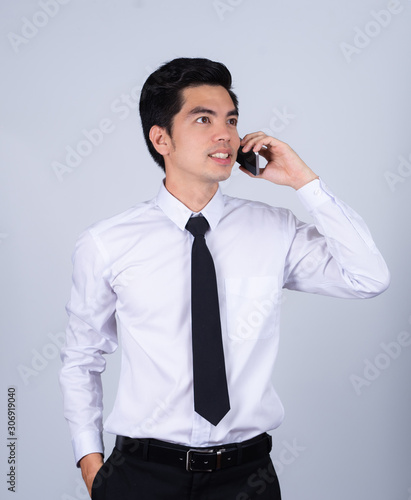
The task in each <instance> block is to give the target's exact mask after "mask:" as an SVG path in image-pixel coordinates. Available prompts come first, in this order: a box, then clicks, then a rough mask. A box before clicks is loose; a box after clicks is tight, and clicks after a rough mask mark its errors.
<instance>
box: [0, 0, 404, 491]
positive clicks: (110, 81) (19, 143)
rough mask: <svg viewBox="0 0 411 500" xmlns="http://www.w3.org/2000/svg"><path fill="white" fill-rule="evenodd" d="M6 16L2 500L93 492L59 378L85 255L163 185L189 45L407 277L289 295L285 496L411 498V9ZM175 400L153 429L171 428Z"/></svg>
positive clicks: (248, 0) (237, 8) (139, 6)
mask: <svg viewBox="0 0 411 500" xmlns="http://www.w3.org/2000/svg"><path fill="white" fill-rule="evenodd" d="M0 23H1V24H0V53H1V68H2V71H1V73H2V77H1V80H0V91H1V94H0V100H1V113H0V120H1V135H0V145H1V153H0V154H1V170H0V190H1V195H0V207H1V212H0V266H1V315H0V324H1V335H2V337H1V339H2V349H1V372H2V375H1V390H0V436H1V440H0V441H1V450H0V463H1V467H0V470H1V474H2V475H1V484H0V496H1V498H7V499H9V498H10V499H16V500H17V499H21V500H23V499H24V500H26V499H29V498H31V499H40V498H41V500H83V499H86V498H87V493H86V490H85V487H84V485H83V483H82V480H81V475H80V471H79V470H78V469H77V468H76V467H75V463H74V457H73V453H72V448H71V442H70V435H69V431H68V426H67V424H66V422H65V420H64V418H63V408H62V397H61V392H60V388H59V384H58V373H59V370H60V366H61V363H60V357H59V351H60V347H61V345H62V343H63V341H64V330H65V326H66V321H67V320H66V313H65V304H66V303H67V301H68V299H69V294H70V287H71V271H72V265H71V255H72V252H73V250H74V245H75V241H76V239H77V236H78V235H79V233H80V232H81V231H82V230H83V229H85V228H86V227H87V226H89V225H90V224H92V223H94V222H96V221H98V220H101V219H103V218H106V217H110V216H112V215H114V214H116V213H119V212H121V211H123V210H125V209H127V208H129V207H131V206H133V205H135V204H136V203H138V202H140V201H143V200H147V199H150V198H152V197H153V196H154V195H155V194H156V192H157V191H158V188H159V184H160V182H161V180H162V178H163V174H162V171H161V170H160V168H159V167H157V166H156V165H155V164H154V162H153V160H152V159H151V157H150V156H149V154H148V152H147V149H146V146H145V143H144V139H143V135H142V131H141V126H140V121H139V116H138V99H139V93H140V90H141V86H142V84H143V83H144V81H145V79H146V77H147V76H148V74H150V72H152V71H153V70H154V69H155V68H157V67H158V66H159V65H160V64H162V63H163V62H165V61H168V60H171V59H173V58H175V57H181V56H187V57H206V58H210V59H213V60H217V61H221V62H224V63H225V64H226V65H227V66H228V68H229V69H230V71H231V72H232V75H233V80H234V90H235V92H236V93H237V95H238V97H239V101H240V120H239V126H238V127H239V132H240V135H245V134H246V133H248V132H251V131H257V130H263V131H264V132H266V133H267V134H269V135H273V136H274V137H277V138H279V139H280V140H282V141H285V142H287V143H289V144H290V145H291V146H292V147H293V149H295V151H296V152H297V153H298V154H299V155H300V156H301V157H302V158H303V160H304V161H305V162H306V163H307V164H308V165H309V166H310V167H311V168H312V169H313V170H314V171H315V172H316V173H318V174H319V175H320V176H321V177H322V178H323V180H324V181H325V182H326V183H327V184H328V185H329V186H330V187H331V188H332V190H333V191H334V192H335V193H336V194H337V195H338V196H339V197H340V198H341V199H342V200H344V201H345V202H346V203H348V204H349V205H350V206H352V207H353V208H354V209H355V210H356V211H357V212H358V213H359V214H360V215H361V216H362V217H363V218H364V219H365V221H366V222H367V224H368V226H369V228H370V229H371V232H372V234H373V237H374V239H375V241H376V243H377V246H378V248H379V249H380V250H381V252H382V254H383V255H384V257H385V259H386V261H387V263H388V266H389V268H390V271H391V274H392V281H391V286H390V288H389V289H388V291H386V292H385V293H384V294H382V295H380V296H378V297H376V298H374V299H371V300H343V299H332V298H327V297H321V296H318V295H308V294H302V293H295V292H288V291H286V292H285V294H284V301H283V306H282V317H281V341H280V351H279V356H278V360H277V363H276V365H275V367H274V370H273V381H274V386H275V388H276V390H277V391H278V393H279V396H280V398H281V400H282V402H283V404H284V407H285V420H284V422H283V424H282V425H281V426H280V427H279V428H278V429H276V430H274V431H273V432H272V435H273V451H272V459H273V461H274V465H275V467H276V469H277V473H278V476H279V479H280V483H281V486H282V491H283V497H284V499H285V500H313V499H316V500H346V499H347V498H350V499H353V500H364V499H366V500H371V499H372V500H392V499H395V500H409V499H411V472H410V471H411V432H410V422H411V411H410V409H411V391H410V376H411V301H410V297H411V286H410V282H411V273H410V270H411V265H410V255H411V224H410V212H411V140H410V138H411V101H410V88H411V79H410V76H411V64H410V60H411V30H410V26H411V2H410V1H409V0H361V1H357V0H346V1H344V2H341V1H337V0H314V1H312V2H307V1H304V0H291V1H288V2H286V1H283V0H253V1H252V0H221V1H217V0H174V1H167V0H150V1H149V0H119V1H116V2H114V1H109V0H100V1H96V0H84V1H80V0H19V1H18V2H6V1H5V0H3V1H2V2H1V4H0ZM221 188H222V190H223V192H224V193H227V194H229V195H232V196H236V197H241V198H249V199H255V200H261V201H263V202H266V203H269V204H271V205H275V206H283V207H286V208H290V209H291V210H293V212H294V213H295V214H296V215H297V217H298V218H300V219H302V220H305V221H310V216H309V215H308V214H307V213H306V212H305V210H304V208H303V207H302V206H301V205H300V202H299V201H298V199H297V196H296V195H295V193H294V192H293V190H292V189H290V188H287V187H281V186H275V185H273V184H270V183H267V182H264V181H262V180H257V179H252V178H250V177H248V176H246V175H244V174H243V173H242V172H241V171H239V170H238V168H237V167H236V168H235V169H234V171H233V174H232V176H231V178H230V179H229V180H227V181H225V182H224V183H222V185H221ZM250 257H252V258H261V259H263V258H267V257H268V256H267V255H265V250H264V248H259V250H258V252H257V254H256V255H254V256H250ZM314 264H315V263H314ZM119 360H120V357H119V352H116V353H115V354H114V355H112V356H110V357H108V366H107V370H106V372H105V373H104V387H105V398H104V405H105V410H104V411H105V415H106V416H107V415H108V413H109V411H110V409H111V406H112V404H113V400H114V397H115V393H116V386H117V382H118V373H119ZM161 404H162V403H161V402H159V408H158V411H156V412H155V413H154V414H153V415H152V418H151V419H149V420H147V421H146V422H143V423H141V425H145V426H146V427H148V428H152V429H153V432H155V426H156V424H157V423H158V421H159V419H163V418H167V407H166V406H161ZM104 438H105V443H106V449H107V450H110V449H111V448H112V446H113V436H110V435H105V436H104ZM263 486H264V484H263V483H262V485H261V488H262V487H263Z"/></svg>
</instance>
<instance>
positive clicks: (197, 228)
mask: <svg viewBox="0 0 411 500" xmlns="http://www.w3.org/2000/svg"><path fill="white" fill-rule="evenodd" d="M209 227H210V225H209V223H208V222H207V219H206V218H205V217H203V216H202V215H199V216H198V217H191V218H190V219H189V220H188V222H187V224H186V229H187V231H190V233H191V234H192V235H193V236H194V238H195V237H196V236H199V235H202V236H204V235H205V233H206V231H207V229H208V228H209Z"/></svg>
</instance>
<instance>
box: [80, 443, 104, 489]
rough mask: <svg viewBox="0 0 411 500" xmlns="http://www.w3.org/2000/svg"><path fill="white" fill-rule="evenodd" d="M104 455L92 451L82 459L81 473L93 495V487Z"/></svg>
mask: <svg viewBox="0 0 411 500" xmlns="http://www.w3.org/2000/svg"><path fill="white" fill-rule="evenodd" d="M103 463H104V461H103V455H102V454H101V453H90V454H88V455H85V456H84V457H83V458H82V459H81V460H80V467H81V475H82V476H83V479H84V482H85V483H86V486H87V490H88V494H89V495H90V497H91V487H92V485H93V481H94V478H95V477H96V475H97V472H98V471H99V469H100V468H101V466H102V465H103Z"/></svg>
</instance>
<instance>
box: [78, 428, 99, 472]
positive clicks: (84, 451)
mask: <svg viewBox="0 0 411 500" xmlns="http://www.w3.org/2000/svg"><path fill="white" fill-rule="evenodd" d="M72 445H73V451H74V458H75V459H76V465H77V467H80V465H79V462H80V460H81V459H82V458H83V457H85V456H86V455H88V454H90V453H101V454H102V455H104V444H103V436H102V435H101V433H100V432H93V431H86V432H82V433H81V434H79V435H78V436H76V437H73V439H72Z"/></svg>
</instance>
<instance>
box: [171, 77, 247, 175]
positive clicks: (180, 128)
mask: <svg viewBox="0 0 411 500" xmlns="http://www.w3.org/2000/svg"><path fill="white" fill-rule="evenodd" d="M183 101H184V104H183V107H182V109H181V110H180V111H179V113H177V114H176V115H175V117H174V121H173V127H172V137H171V148H170V152H169V153H168V154H167V155H165V156H164V161H165V165H166V178H167V177H169V176H173V179H174V180H178V181H179V182H180V183H185V182H188V183H192V182H195V183H197V182H199V183H204V182H205V183H211V184H215V183H216V182H218V181H223V180H225V179H227V178H228V177H229V176H230V173H231V169H232V167H233V165H234V163H235V160H236V157H237V149H238V148H239V145H240V138H239V136H238V132H237V118H238V115H237V112H236V110H235V106H234V104H233V101H232V100H231V97H230V95H229V93H228V92H227V90H226V89H225V88H224V87H221V86H212V85H201V86H199V87H192V88H187V89H185V90H184V91H183Z"/></svg>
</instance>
